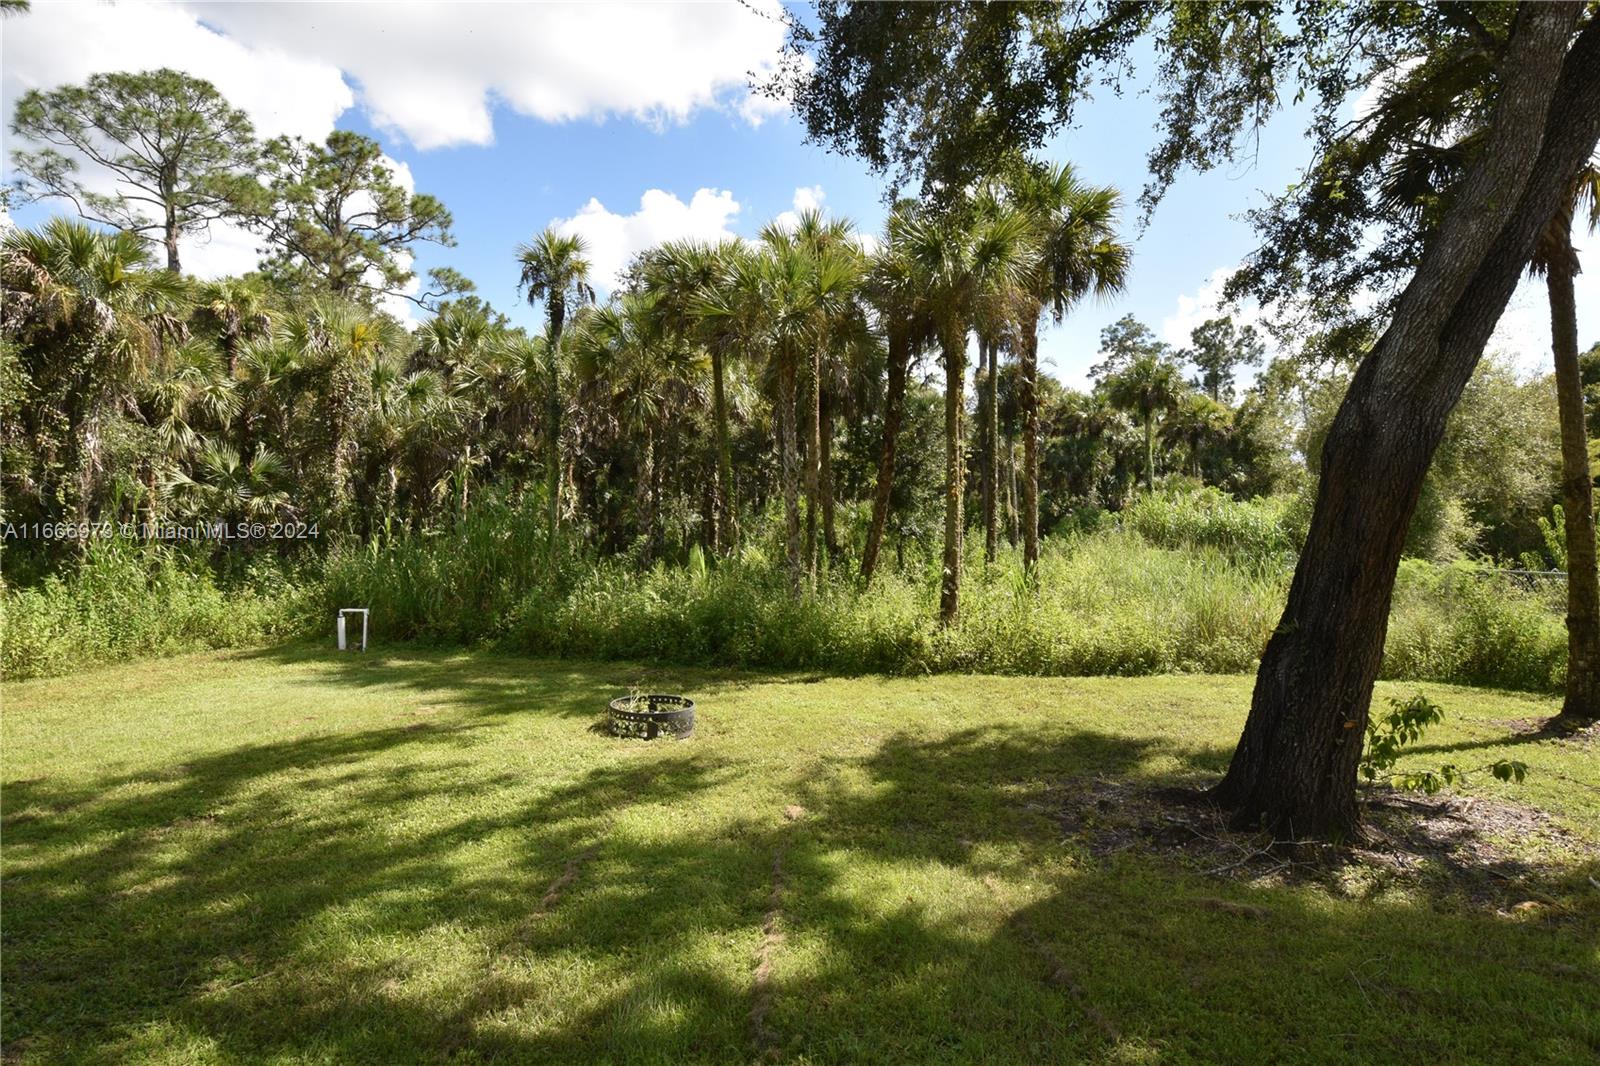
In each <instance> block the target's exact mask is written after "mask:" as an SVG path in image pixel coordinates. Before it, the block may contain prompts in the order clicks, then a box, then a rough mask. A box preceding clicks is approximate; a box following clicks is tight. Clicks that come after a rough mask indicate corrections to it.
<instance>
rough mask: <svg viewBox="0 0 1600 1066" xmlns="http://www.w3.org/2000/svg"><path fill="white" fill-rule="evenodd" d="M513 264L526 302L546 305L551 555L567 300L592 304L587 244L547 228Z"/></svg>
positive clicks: (557, 512)
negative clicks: (562, 353) (517, 264)
mask: <svg viewBox="0 0 1600 1066" xmlns="http://www.w3.org/2000/svg"><path fill="white" fill-rule="evenodd" d="M517 262H518V263H519V264H520V265H521V268H522V273H521V277H520V279H519V280H518V282H517V286H518V291H520V292H523V293H525V294H526V295H527V298H528V303H529V304H530V305H538V304H541V303H542V304H544V309H545V339H546V360H547V365H546V371H547V384H548V385H549V386H550V390H549V393H548V395H547V397H546V401H545V420H546V424H545V448H546V452H545V455H546V461H547V462H548V463H549V469H548V471H547V472H546V474H545V489H546V491H547V492H548V494H549V507H550V515H549V523H548V542H549V546H550V551H551V552H552V553H554V551H555V543H556V530H557V528H558V527H559V525H560V522H561V395H560V389H559V383H560V373H559V367H560V358H561V335H562V331H563V330H564V329H565V327H566V322H567V308H568V303H569V301H570V302H575V303H580V304H582V303H593V302H594V288H593V286H592V285H591V284H590V281H589V270H590V265H589V259H588V245H587V243H586V242H585V241H584V239H583V238H582V237H580V236H578V235H576V234H561V233H557V232H556V231H555V230H554V229H553V228H547V229H545V230H544V231H543V232H542V233H540V234H539V235H538V236H536V237H534V238H533V240H531V241H529V242H528V243H526V244H521V245H518V246H517Z"/></svg>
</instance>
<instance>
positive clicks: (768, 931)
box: [750, 844, 784, 1059]
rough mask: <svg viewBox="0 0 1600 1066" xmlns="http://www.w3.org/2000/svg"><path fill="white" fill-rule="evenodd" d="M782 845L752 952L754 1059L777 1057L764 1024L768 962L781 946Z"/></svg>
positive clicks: (769, 1009)
mask: <svg viewBox="0 0 1600 1066" xmlns="http://www.w3.org/2000/svg"><path fill="white" fill-rule="evenodd" d="M783 850H784V849H783V845H782V844H780V845H779V846H778V849H777V850H776V851H774V852H773V854H772V893H771V895H770V896H768V897H767V913H766V918H765V920H764V921H763V922H762V925H761V947H760V948H759V949H757V951H756V968H755V973H754V974H753V975H752V977H751V982H750V999H751V1002H750V1040H751V1043H753V1044H754V1045H755V1051H756V1057H757V1058H758V1059H775V1058H777V1057H778V1048H777V1038H776V1035H775V1034H774V1033H773V1031H772V1027H771V1026H770V1025H768V1024H767V1015H768V1014H770V1013H771V1012H772V960H773V956H775V955H776V954H777V953H778V949H779V948H780V947H781V946H782V945H783V924H782V923H783V886H784V876H783Z"/></svg>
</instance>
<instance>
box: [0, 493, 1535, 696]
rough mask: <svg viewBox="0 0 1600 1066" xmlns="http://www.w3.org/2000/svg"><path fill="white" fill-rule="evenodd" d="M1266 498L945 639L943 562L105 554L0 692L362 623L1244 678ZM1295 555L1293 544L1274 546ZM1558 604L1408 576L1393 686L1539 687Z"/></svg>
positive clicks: (479, 521) (1130, 535)
mask: <svg viewBox="0 0 1600 1066" xmlns="http://www.w3.org/2000/svg"><path fill="white" fill-rule="evenodd" d="M1287 515H1288V509H1287V507H1286V505H1285V504H1283V503H1282V502H1280V501H1255V502H1251V503H1242V504H1241V503H1234V502H1232V501H1219V500H1216V499H1209V500H1206V499H1201V500H1190V499H1184V498H1176V497H1174V498H1163V497H1152V498H1149V499H1147V500H1143V501H1140V503H1139V504H1137V505H1135V506H1134V507H1133V508H1131V509H1130V510H1129V512H1126V513H1125V514H1124V515H1123V520H1122V522H1121V528H1112V527H1104V528H1100V529H1097V530H1095V531H1093V532H1085V533H1078V534H1071V535H1067V536H1063V537H1054V538H1050V539H1049V540H1047V541H1046V542H1045V545H1044V551H1043V555H1042V557H1041V559H1040V564H1039V573H1038V579H1037V581H1036V582H1034V583H1031V584H1030V583H1029V582H1026V581H1025V580H1024V579H1023V573H1022V566H1021V560H1020V557H1019V555H1018V553H1016V552H1015V551H1009V550H1002V552H1001V555H1000V558H999V559H998V560H996V561H995V562H994V563H991V564H987V565H985V563H984V562H983V559H982V554H981V549H980V546H979V545H978V543H977V538H973V539H972V543H971V551H970V553H969V555H968V558H967V575H968V576H967V580H966V583H965V586H964V590H963V596H962V604H961V622H960V624H959V625H957V626H955V627H952V628H948V629H942V628H940V627H938V626H937V625H935V624H934V622H933V619H934V617H935V616H936V614H937V602H938V583H939V582H938V571H937V562H936V561H934V560H927V561H925V562H922V561H918V562H915V563H911V562H908V566H907V569H906V570H905V571H904V572H895V571H894V570H893V569H892V568H891V569H889V570H888V571H886V572H882V573H880V575H879V577H878V579H877V580H876V581H875V582H874V583H873V585H872V586H871V587H870V588H868V589H865V590H863V589H861V588H860V587H859V585H858V583H857V581H856V580H855V578H854V574H853V571H846V570H839V571H836V572H834V573H832V574H828V575H824V576H823V577H822V579H821V580H820V581H819V584H818V587H817V588H816V589H815V590H814V591H813V590H806V591H803V592H800V593H798V594H797V593H795V592H793V591H792V590H791V589H790V587H789V584H788V581H787V579H786V577H785V576H784V574H783V568H782V566H781V556H780V554H779V552H778V549H777V546H776V541H775V538H774V537H771V536H767V537H762V536H756V537H754V538H753V539H752V540H750V541H748V542H747V543H746V546H745V547H744V548H743V549H742V550H741V551H740V552H739V553H737V554H736V555H734V556H733V557H731V558H728V559H724V560H721V561H720V562H718V563H716V564H715V565H710V564H708V562H707V561H706V559H705V557H704V556H703V555H700V554H699V553H698V552H694V553H691V556H690V559H689V561H688V563H687V565H662V564H658V565H656V566H655V567H653V568H649V569H644V570H641V569H640V568H639V567H637V566H636V565H634V563H633V562H632V561H630V560H626V559H613V560H602V561H598V562H596V561H592V560H586V559H584V558H582V557H581V556H579V555H578V554H577V553H576V552H575V551H574V550H573V549H572V548H571V547H570V546H560V547H558V550H557V552H556V553H555V555H554V557H552V556H551V554H550V552H549V550H548V545H547V543H546V541H545V538H544V534H543V524H542V517H541V515H540V514H539V513H538V512H537V510H536V509H522V508H516V507H512V506H508V505H504V504H490V505H487V506H485V507H482V508H480V509H478V510H475V511H474V512H472V513H471V514H470V515H468V516H467V517H466V518H465V519H464V520H463V521H461V522H459V523H458V524H457V525H456V526H455V527H454V528H452V529H450V530H448V531H444V532H440V533H437V534H430V535H413V536H402V537H397V538H394V539H392V540H387V541H381V542H376V543H373V544H368V545H346V546H343V547H339V548H335V549H334V550H333V551H332V552H331V553H330V555H329V556H328V558H327V560H326V562H325V565H324V566H323V568H322V570H321V572H320V574H319V575H310V576H309V577H308V579H306V580H303V581H301V582H299V583H292V582H288V581H281V582H280V583H279V584H278V585H277V586H275V587H268V586H265V585H262V584H260V583H257V584H255V585H250V586H247V587H245V588H243V589H241V590H228V591H224V590H223V589H221V588H219V587H218V586H217V585H216V584H215V583H214V582H212V581H211V580H210V579H209V578H206V577H205V576H203V575H200V576H196V575H194V574H191V573H187V572H184V571H183V570H182V569H181V568H179V567H177V566H176V564H175V563H174V562H173V561H172V560H171V559H167V560H166V561H164V562H159V563H157V564H155V565H153V566H141V565H140V564H138V563H137V562H136V561H134V560H131V559H130V558H128V557H124V556H109V555H108V556H106V557H104V558H99V557H96V558H94V559H93V560H92V561H91V562H90V563H89V564H87V565H86V566H85V567H84V568H83V569H82V570H80V571H79V572H78V573H77V574H76V575H74V576H73V577H71V578H68V579H66V580H57V581H55V582H53V583H51V584H48V585H47V586H45V587H44V588H42V589H39V590H35V591H30V592H23V593H15V594H12V595H11V596H10V597H8V599H7V604H6V606H7V617H6V639H5V645H4V655H3V666H4V670H5V673H6V676H8V677H22V676H31V675H33V674H40V673H58V672H61V671H63V670H66V669H71V668H74V667H76V666H79V665H83V664H85V663H88V662H95V661H106V660H109V659H115V658H131V657H135V656H144V655H154V654H162V653H165V652H171V651H178V650H182V649H184V648H189V647H217V646H232V645H238V644H247V643H260V642H263V641H266V640H272V639H278V638H282V637H285V636H290V635H316V636H322V637H326V635H327V632H328V631H329V629H330V625H331V623H330V622H329V619H330V618H331V617H332V613H333V611H334V610H335V609H337V608H339V607H348V606H365V607H370V608H371V609H372V621H373V626H374V632H375V634H376V635H377V637H378V639H379V640H381V641H420V642H426V643H431V644H443V645H474V644H485V643H494V644H497V645H499V646H501V647H505V648H511V649H517V650H521V651H526V652H530V653H535V654H541V655H555V656H568V657H580V658H590V659H593V658H600V659H638V660H648V661H654V662H660V663H679V664H712V665H744V666H755V667H770V668H777V669H807V670H819V671H827V672H832V673H861V672H884V673H922V672H939V671H975V672H990V673H1003V674H1149V673H1161V672H1200V671H1204V672H1218V673H1229V672H1239V671H1248V670H1250V669H1252V668H1253V667H1254V665H1255V662H1256V660H1257V658H1258V657H1259V656H1260V653H1261V649H1262V647H1263V646H1264V645H1265V643H1266V640H1267V638H1268V636H1269V635H1270V634H1271V632H1272V628H1273V626H1274V625H1275V624H1276V622H1277V620H1278V617H1279V614H1280V613H1281V611H1282V608H1283V601H1284V597H1285V595H1286V594H1287V589H1288V582H1289V577H1290V575H1291V572H1292V569H1293V555H1292V552H1291V551H1290V550H1289V549H1288V548H1286V547H1285V545H1286V544H1287V545H1288V546H1289V548H1292V546H1293V540H1292V531H1290V530H1289V528H1288V518H1287ZM1286 538H1288V539H1286ZM1559 606H1560V605H1559V602H1556V601H1552V600H1551V598H1550V596H1549V595H1548V594H1541V593H1537V592H1530V591H1522V590H1518V589H1515V588H1509V587H1506V586H1505V585H1504V584H1503V583H1501V582H1499V581H1498V580H1497V579H1495V578H1494V577H1493V575H1492V574H1491V573H1490V572H1488V571H1486V570H1484V569H1483V568H1475V567H1472V566H1468V565H1465V564H1458V565H1456V566H1454V567H1451V568H1448V569H1443V570H1441V569H1439V568H1437V567H1434V566H1433V565H1432V564H1428V563H1422V562H1416V561H1408V562H1407V563H1406V564H1405V565H1404V566H1403V567H1402V570H1401V573H1400V578H1399V582H1398V584H1397V587H1396V594H1395V601H1394V610H1393V613H1392V615H1391V621H1390V633H1389V644H1388V649H1387V654H1386V657H1385V662H1384V676H1386V677H1391V678H1402V679H1418V680H1437V681H1451V682H1460V683H1465V684H1477V685H1491V686H1500V687H1507V688H1520V689H1529V690H1534V691H1547V690H1551V689H1553V688H1556V687H1558V686H1559V684H1560V681H1561V679H1562V677H1563V676H1564V670H1565V667H1566V642H1565V633H1564V628H1563V626H1562V621H1561V615H1560V610H1559Z"/></svg>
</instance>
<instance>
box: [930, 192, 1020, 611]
mask: <svg viewBox="0 0 1600 1066" xmlns="http://www.w3.org/2000/svg"><path fill="white" fill-rule="evenodd" d="M900 235H901V237H902V239H903V240H904V242H905V248H906V255H907V256H908V257H909V259H910V262H911V265H912V270H913V271H914V273H915V274H916V276H917V278H918V282H919V284H920V286H921V287H922V289H923V291H924V293H925V294H926V299H927V300H928V304H929V306H930V308H932V319H933V326H934V333H935V335H936V336H937V338H938V343H939V349H940V354H941V356H942V358H943V362H944V373H945V405H944V407H945V518H944V561H943V568H942V569H943V574H942V582H941V586H940V594H939V618H940V621H941V622H943V623H944V624H946V625H949V624H951V623H953V622H955V621H956V620H957V617H958V615H959V613H960V596H961V562H962V540H963V534H964V532H965V529H964V525H963V520H962V502H963V496H964V494H965V491H966V485H965V482H966V468H965V462H964V456H963V451H964V445H965V440H964V434H963V431H962V422H963V416H964V414H965V408H966V371H967V334H968V333H969V332H970V330H971V327H972V322H973V319H974V317H975V315H976V314H977V311H978V307H979V305H980V303H981V302H982V301H984V300H986V299H988V298H990V297H991V296H992V294H995V293H999V292H1004V291H1007V290H1009V289H1011V288H1013V287H1015V286H1017V285H1019V284H1020V283H1021V282H1022V281H1023V280H1024V279H1025V278H1026V277H1027V276H1028V274H1029V272H1030V271H1031V270H1032V269H1033V268H1034V263H1035V260H1036V257H1037V251H1036V242H1035V238H1034V232H1033V228H1032V223H1031V221H1030V220H1029V218H1028V216H1027V215H1026V214H1024V213H1023V212H1021V211H1019V210H1016V209H1015V208H1013V207H1011V206H1009V205H1005V204H995V205H993V207H992V209H988V210H985V211H982V212H974V211H971V210H966V211H950V212H941V213H938V214H933V213H930V212H917V213H914V214H912V215H910V216H909V217H908V218H907V219H906V221H905V222H904V223H903V224H902V225H901V228H900Z"/></svg>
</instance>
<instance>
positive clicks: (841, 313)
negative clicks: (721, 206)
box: [761, 209, 864, 585]
mask: <svg viewBox="0 0 1600 1066" xmlns="http://www.w3.org/2000/svg"><path fill="white" fill-rule="evenodd" d="M854 229H855V227H854V226H853V225H852V224H851V223H850V222H849V220H847V219H829V218H827V217H825V216H824V215H823V214H822V212H821V211H818V210H816V209H810V210H806V211H802V212H801V213H800V216H799V218H798V220H797V221H796V222H795V225H794V227H793V228H792V229H784V228H782V227H780V226H778V225H776V224H772V225H768V226H767V227H766V228H765V229H763V230H762V232H761V239H762V241H763V242H764V243H765V244H767V245H768V246H771V247H774V248H778V247H782V248H784V249H787V250H788V251H789V252H791V253H793V254H798V255H799V256H801V257H803V260H804V271H803V275H802V276H803V278H804V282H805V291H804V292H803V293H802V294H800V295H801V299H802V302H803V304H804V307H805V310H806V313H807V314H808V315H809V317H810V321H809V322H808V323H807V324H806V327H807V333H808V336H807V337H806V347H807V348H808V349H809V353H808V354H809V359H808V369H809V371H810V373H809V374H808V381H807V384H808V385H809V386H810V389H809V393H808V400H809V402H808V403H807V405H806V470H805V485H806V500H807V503H806V527H805V548H804V551H805V569H806V575H807V580H809V581H810V582H811V583H812V584H813V585H815V584H816V580H817V559H818V551H817V520H818V517H819V515H820V514H821V512H822V509H823V507H824V504H823V499H822V488H823V484H822V464H823V454H824V449H825V445H824V442H823V438H822V412H823V408H824V402H825V401H824V400H823V395H822V394H823V389H824V385H825V380H826V379H825V376H824V373H823V365H824V362H825V361H826V359H827V356H828V354H829V351H830V349H831V348H833V347H834V343H835V340H836V339H837V338H838V337H839V336H841V335H842V334H843V333H844V332H845V331H846V330H847V328H848V326H849V323H850V321H851V319H852V317H853V315H854V314H855V312H856V311H857V305H856V303H855V297H856V293H857V291H858V290H859V288H860V283H861V275H862V271H863V265H864V264H863V257H862V254H861V249H860V246H859V245H858V244H856V242H855V235H854Z"/></svg>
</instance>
